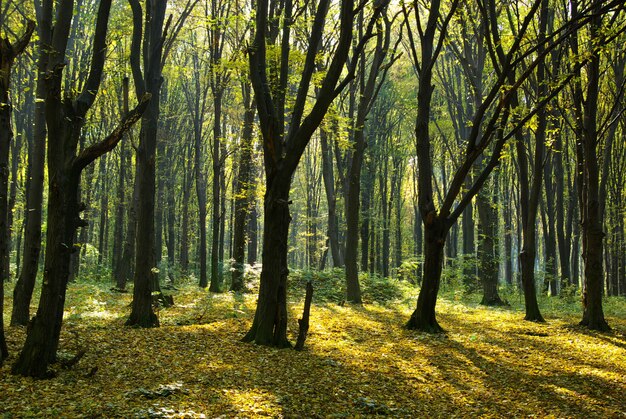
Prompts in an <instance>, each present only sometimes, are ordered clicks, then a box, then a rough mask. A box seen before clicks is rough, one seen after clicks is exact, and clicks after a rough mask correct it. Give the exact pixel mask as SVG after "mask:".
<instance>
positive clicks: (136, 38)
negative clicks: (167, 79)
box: [126, 0, 197, 327]
mask: <svg viewBox="0 0 626 419" xmlns="http://www.w3.org/2000/svg"><path fill="white" fill-rule="evenodd" d="M196 2H197V0H196ZM196 2H193V3H192V2H191V1H189V2H187V4H186V6H185V8H184V9H183V12H182V13H181V15H180V17H179V18H178V20H177V21H176V23H175V24H174V26H173V27H172V36H171V37H169V38H168V37H167V29H168V28H169V25H170V23H171V19H172V18H171V16H170V18H169V20H168V23H167V25H166V28H165V30H164V24H165V9H166V7H167V1H166V0H161V1H159V0H148V1H147V2H146V19H145V28H143V24H142V11H141V5H140V4H139V0H129V3H130V5H131V8H132V11H133V36H132V45H131V55H130V62H131V69H132V73H133V80H134V82H135V91H136V94H137V97H142V96H143V95H144V94H145V93H149V94H150V95H151V96H152V100H151V101H150V103H149V105H148V107H147V110H146V113H145V114H144V115H143V117H142V119H141V131H140V133H139V146H138V148H137V176H136V179H135V182H136V183H137V186H136V187H137V190H138V195H137V202H138V205H137V237H136V251H135V255H136V257H135V274H134V282H135V287H134V288H133V303H132V311H131V313H130V317H129V318H128V320H127V321H126V324H127V325H128V326H139V327H154V326H158V325H159V319H158V318H157V316H156V315H155V314H154V312H153V310H152V301H153V298H152V296H153V294H152V293H153V292H154V293H157V294H159V293H160V287H159V276H158V268H157V266H156V251H155V248H154V245H155V235H154V233H155V230H154V208H155V186H156V185H155V181H156V165H155V163H156V155H155V154H156V145H157V132H158V128H159V114H160V92H161V84H162V82H163V78H162V75H161V74H162V70H163V65H164V64H165V61H166V59H167V55H168V53H169V51H170V49H171V46H172V43H173V41H174V39H175V37H176V35H177V34H178V32H179V31H180V29H181V28H182V26H183V24H184V22H185V19H186V18H187V16H188V15H189V14H190V13H191V11H192V9H193V7H194V6H195V4H196ZM142 33H143V34H144V35H143V37H142ZM142 39H143V43H142ZM142 44H143V55H142V54H141V48H142ZM142 56H143V59H144V60H143V73H142V67H141V64H140V58H141V57H142Z"/></svg>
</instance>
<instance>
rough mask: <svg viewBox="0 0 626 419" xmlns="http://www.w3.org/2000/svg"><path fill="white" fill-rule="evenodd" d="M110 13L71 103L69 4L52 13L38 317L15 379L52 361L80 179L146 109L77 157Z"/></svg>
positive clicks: (104, 4)
mask: <svg viewBox="0 0 626 419" xmlns="http://www.w3.org/2000/svg"><path fill="white" fill-rule="evenodd" d="M110 9H111V1H110V0H102V1H101V2H100V5H99V8H98V14H97V18H96V25H95V32H94V47H93V55H92V58H91V65H90V69H89V73H88V74H89V75H88V77H87V80H86V82H85V85H84V87H83V90H82V91H81V92H80V94H79V95H78V96H76V97H75V98H71V97H70V96H69V95H67V94H66V93H68V92H63V91H62V88H61V86H62V81H63V70H64V67H65V66H64V65H63V63H64V61H65V59H66V52H67V44H68V38H69V29H70V24H71V21H72V16H73V1H72V0H62V1H61V2H59V3H58V5H57V8H56V20H55V24H54V27H53V29H52V33H53V36H52V42H51V44H50V46H49V49H48V50H47V51H46V52H45V53H47V54H49V57H48V62H47V67H46V70H47V74H48V76H47V80H46V97H45V101H46V102H45V105H46V125H47V128H48V136H49V141H48V177H49V179H50V182H49V191H48V194H49V202H48V220H47V224H48V229H47V239H46V257H45V262H44V264H45V267H44V280H43V284H42V291H41V298H40V301H39V307H38V309H37V314H36V315H35V317H34V318H33V319H32V320H31V321H30V324H29V328H28V334H27V337H26V342H25V343H24V347H23V348H22V351H21V352H20V355H19V357H18V359H17V361H16V362H15V364H14V365H13V369H12V371H13V373H14V374H20V375H24V376H33V377H43V376H45V375H46V374H47V369H48V365H49V364H50V363H51V362H53V361H55V360H56V351H57V347H58V344H59V337H60V333H61V324H62V321H63V307H64V304H65V292H66V288H67V282H68V279H69V274H70V257H71V254H72V252H73V251H74V245H73V244H74V235H75V232H76V228H77V227H79V226H80V225H84V223H85V222H84V221H83V220H82V219H81V218H80V212H81V209H83V208H84V204H81V203H80V200H79V193H78V190H79V183H80V175H81V173H82V171H83V169H84V168H85V167H87V166H88V165H89V164H91V163H92V162H93V161H94V160H95V159H96V158H98V157H100V156H101V155H103V154H105V153H106V152H108V151H110V150H112V149H113V148H114V147H115V146H116V145H117V143H118V142H119V141H120V140H121V139H122V136H123V134H124V133H125V132H126V131H127V130H128V129H129V128H130V127H131V126H132V124H133V123H135V122H136V121H137V120H138V119H139V118H140V117H141V114H142V113H143V111H145V109H146V107H147V105H148V103H149V96H146V97H144V98H143V100H142V101H141V102H140V104H139V105H138V106H137V107H135V108H134V109H133V111H131V112H130V113H129V114H128V115H126V116H125V117H124V118H123V119H122V121H121V123H120V124H119V125H118V127H117V128H116V129H115V130H113V132H111V134H109V135H108V136H107V137H106V138H105V139H103V140H102V141H100V142H97V143H95V144H93V145H91V146H89V147H87V148H86V149H84V150H83V151H82V152H80V153H79V154H76V151H77V146H78V139H79V137H80V134H81V130H82V127H83V125H84V123H85V117H86V115H87V112H88V111H89V109H90V108H91V107H92V105H93V103H94V100H95V98H96V95H97V93H98V90H99V88H100V82H101V78H102V71H103V68H104V61H105V57H106V35H107V29H108V21H109V12H110ZM52 13H53V2H52V1H51V0H45V1H44V2H43V3H42V14H43V15H42V16H44V17H43V21H44V22H52ZM42 53H44V52H43V51H42Z"/></svg>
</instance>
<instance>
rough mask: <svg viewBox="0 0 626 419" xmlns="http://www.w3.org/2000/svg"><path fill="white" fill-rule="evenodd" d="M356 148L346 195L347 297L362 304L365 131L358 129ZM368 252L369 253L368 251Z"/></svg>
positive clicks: (349, 170)
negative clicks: (361, 223)
mask: <svg viewBox="0 0 626 419" xmlns="http://www.w3.org/2000/svg"><path fill="white" fill-rule="evenodd" d="M354 142H355V148H354V152H353V153H352V164H351V165H350V168H349V169H348V185H349V186H348V193H347V195H346V229H347V231H346V255H345V264H346V299H347V301H349V302H351V303H355V304H361V286H360V284H359V267H358V259H357V257H358V249H359V212H360V204H361V203H360V197H361V167H362V164H363V153H364V152H365V133H364V132H363V129H358V130H357V131H356V132H355V133H354ZM366 254H367V253H366Z"/></svg>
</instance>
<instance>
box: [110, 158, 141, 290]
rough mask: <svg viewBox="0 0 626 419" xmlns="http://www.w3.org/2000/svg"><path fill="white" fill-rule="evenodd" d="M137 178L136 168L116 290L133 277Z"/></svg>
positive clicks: (137, 191)
mask: <svg viewBox="0 0 626 419" xmlns="http://www.w3.org/2000/svg"><path fill="white" fill-rule="evenodd" d="M128 157H130V156H128ZM130 163H131V162H130V158H129V159H128V164H129V165H130ZM129 168H130V166H129ZM137 176H138V170H137V167H135V176H134V182H133V194H132V197H131V202H130V205H129V206H128V216H127V217H126V220H127V221H126V223H127V224H126V237H125V240H124V245H123V248H122V258H121V260H120V263H119V264H118V265H117V269H116V270H115V283H116V287H117V289H118V290H125V289H126V282H127V281H128V280H129V279H131V280H132V278H133V276H134V271H133V262H134V260H135V249H136V246H137V245H136V243H137V207H138V205H139V202H138V199H139V183H138V181H137Z"/></svg>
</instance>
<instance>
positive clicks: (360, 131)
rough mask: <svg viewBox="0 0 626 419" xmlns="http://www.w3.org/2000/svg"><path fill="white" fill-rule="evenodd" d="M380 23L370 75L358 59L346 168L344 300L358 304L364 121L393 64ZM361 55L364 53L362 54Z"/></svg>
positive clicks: (387, 30) (387, 24) (388, 34)
mask: <svg viewBox="0 0 626 419" xmlns="http://www.w3.org/2000/svg"><path fill="white" fill-rule="evenodd" d="M383 20H384V27H383V23H382V22H378V23H377V27H376V31H377V34H376V46H375V48H374V56H373V58H372V62H371V65H370V67H369V73H367V74H366V72H365V64H366V63H365V57H364V56H362V57H361V59H360V63H361V69H360V71H359V80H358V82H359V105H358V108H357V112H356V118H355V121H354V151H353V152H352V154H351V158H350V162H351V163H350V166H349V168H348V179H347V186H348V188H347V191H346V192H347V193H346V226H347V231H346V252H345V264H346V299H347V301H350V302H353V303H356V304H360V303H361V287H360V284H359V270H358V248H359V246H358V244H359V211H360V207H359V206H360V198H361V167H362V165H363V158H364V154H365V147H366V145H367V143H366V141H365V131H364V130H365V120H366V118H367V115H368V113H369V111H370V109H371V108H372V103H373V102H374V101H375V100H376V96H377V94H378V92H379V91H380V85H381V84H382V83H383V82H384V79H385V76H386V74H387V70H388V68H389V65H391V63H393V61H394V60H395V59H394V58H392V59H391V61H390V62H389V63H387V64H388V65H385V59H386V57H387V54H388V53H389V47H390V40H391V23H392V22H391V21H390V19H389V18H388V17H387V16H386V14H384V15H383ZM359 23H360V25H359V26H360V27H361V31H362V30H363V29H362V27H363V21H362V16H361V18H360V19H359ZM362 54H363V53H362Z"/></svg>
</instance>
